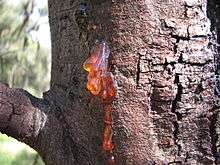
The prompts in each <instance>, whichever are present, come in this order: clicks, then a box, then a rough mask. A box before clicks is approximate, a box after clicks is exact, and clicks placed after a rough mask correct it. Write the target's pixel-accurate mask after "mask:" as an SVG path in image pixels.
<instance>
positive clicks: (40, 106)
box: [0, 0, 220, 165]
mask: <svg viewBox="0 0 220 165" xmlns="http://www.w3.org/2000/svg"><path fill="white" fill-rule="evenodd" d="M218 3H219V2H218V0H210V1H209V2H207V1H206V0H200V1H198V0H163V1H162V0H151V1H144V0H137V1H135V0H124V1H122V0H91V1H83V3H82V1H80V0H75V1H73V0H65V1H59V0H49V20H50V28H51V38H52V72H51V89H50V90H49V91H48V92H46V93H44V99H43V100H37V99H36V98H34V97H32V96H30V95H27V94H26V93H24V92H23V91H20V90H19V91H18V90H14V89H10V88H8V87H7V86H5V85H1V88H0V119H1V123H3V124H1V125H0V127H1V129H0V130H1V132H3V133H7V134H8V135H11V136H13V137H16V138H18V139H20V140H21V141H24V142H26V143H27V144H29V145H30V146H32V147H33V148H34V149H36V150H37V151H38V152H39V153H40V155H41V156H42V158H43V159H44V161H45V163H46V164H47V165H61V164H64V165H102V164H103V165H104V164H105V163H104V159H105V157H104V154H103V151H102V148H101V145H102V134H103V115H104V111H103V106H102V104H101V102H100V100H99V99H98V98H96V97H93V96H92V95H91V94H90V93H89V92H88V91H86V88H85V86H86V81H87V80H86V74H87V73H86V72H85V71H83V68H82V65H83V62H84V61H85V60H86V59H87V58H88V57H89V52H90V51H91V49H92V47H93V45H94V44H95V42H96V40H105V41H106V42H107V43H108V44H109V46H110V50H111V54H110V56H111V57H110V60H109V62H110V68H111V72H112V73H113V75H114V78H115V81H116V82H117V98H116V99H115V101H114V103H113V109H114V112H113V117H114V124H113V129H114V136H113V141H114V143H115V150H114V154H115V159H116V164H117V165H151V164H159V165H160V164H161V165H162V164H190V165H191V164H207V165H210V164H220V153H219V152H220V151H219V144H220V139H219V134H220V131H219V128H220V115H219V104H218V99H219V97H218V96H219V95H220V93H219V92H218V91H219V90H220V89H219V78H218V76H219V71H220V70H219V55H218V48H219V45H218V44H217V36H218V34H219V33H220V28H219V27H220V26H219V25H220V23H219V20H218V19H219V16H220V13H219V11H220V10H219V6H218V5H219V4H218ZM207 11H208V12H207ZM207 13H208V16H207ZM208 17H209V18H208ZM16 96H22V97H21V98H23V99H20V101H17V100H19V99H15V98H16ZM18 98H20V97H18ZM7 102H10V104H8V103H7ZM15 105H16V106H15ZM11 107H15V108H14V109H13V108H11ZM24 107H26V108H25V110H28V111H23V110H24ZM10 109H11V110H10ZM8 110H10V111H8ZM17 111H18V112H20V111H21V112H22V113H21V114H19V115H17V113H16V112H17ZM14 115H15V118H13V116H14ZM2 116H3V117H2ZM36 116H37V117H36ZM31 117H32V118H31ZM22 119H23V120H22ZM26 119H27V120H26ZM20 120H21V124H19V123H18V124H17V122H16V121H20ZM24 121H27V122H24ZM15 124H16V125H15ZM25 126H26V127H25ZM20 128H24V129H20ZM25 128H28V129H25ZM22 130H23V131H22ZM11 132H12V133H11Z"/></svg>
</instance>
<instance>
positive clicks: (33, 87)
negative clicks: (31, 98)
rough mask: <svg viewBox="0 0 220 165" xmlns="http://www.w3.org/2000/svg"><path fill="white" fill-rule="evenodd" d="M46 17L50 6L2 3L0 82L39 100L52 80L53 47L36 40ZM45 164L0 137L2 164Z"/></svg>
mask: <svg viewBox="0 0 220 165" xmlns="http://www.w3.org/2000/svg"><path fill="white" fill-rule="evenodd" d="M44 1H45V0H44ZM45 3H46V2H45ZM36 13H37V14H36ZM43 17H47V6H46V4H45V5H44V6H43V7H41V8H39V7H38V6H37V5H36V2H35V1H34V0H11V1H10V0H8V1H4V0H0V81H1V82H5V83H7V84H9V86H10V87H18V88H24V89H26V90H27V91H29V92H30V93H31V94H33V95H35V96H38V97H41V96H42V92H43V91H46V90H47V89H48V88H49V80H50V51H49V46H48V45H46V46H44V45H42V44H41V43H40V42H39V40H38V39H37V37H36V34H38V33H37V32H38V30H39V28H40V26H41V24H42V22H41V21H40V20H41V18H43ZM45 23H46V24H48V22H44V24H45ZM48 36H49V34H48ZM45 37H46V36H45ZM49 44H50V43H49ZM43 164H44V163H43V162H42V160H41V158H40V156H39V155H38V154H37V153H36V152H35V151H34V150H33V149H31V148H30V147H28V146H26V145H25V144H23V143H20V142H18V141H17V140H15V139H12V138H9V137H7V136H6V135H0V165H43Z"/></svg>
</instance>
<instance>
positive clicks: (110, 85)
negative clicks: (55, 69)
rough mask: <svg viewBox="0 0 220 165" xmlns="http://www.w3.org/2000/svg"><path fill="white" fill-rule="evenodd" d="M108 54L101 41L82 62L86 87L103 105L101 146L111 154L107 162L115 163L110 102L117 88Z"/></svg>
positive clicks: (104, 43) (105, 46) (107, 49)
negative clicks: (110, 70)
mask: <svg viewBox="0 0 220 165" xmlns="http://www.w3.org/2000/svg"><path fill="white" fill-rule="evenodd" d="M109 54H110V50H109V47H108V45H107V43H106V42H101V43H100V44H98V45H96V47H95V49H94V50H93V52H92V53H91V55H90V57H89V58H88V59H87V60H86V61H85V62H84V64H83V68H84V69H85V70H86V71H87V72H88V76H87V79H88V82H87V89H88V90H89V91H90V92H91V93H92V95H95V96H97V95H98V96H99V97H100V98H101V100H102V102H103V103H104V104H105V105H106V106H105V108H104V109H105V116H104V123H105V126H104V134H103V143H102V148H103V150H104V151H107V152H108V153H109V154H110V155H111V156H110V157H108V159H107V162H108V164H109V165H110V164H112V165H114V164H115V159H114V156H113V154H112V150H113V149H114V145H113V142H112V135H113V130H112V107H111V103H112V101H113V100H114V98H115V96H116V94H117V90H116V86H115V83H114V78H113V75H112V73H111V72H109V71H108V57H109Z"/></svg>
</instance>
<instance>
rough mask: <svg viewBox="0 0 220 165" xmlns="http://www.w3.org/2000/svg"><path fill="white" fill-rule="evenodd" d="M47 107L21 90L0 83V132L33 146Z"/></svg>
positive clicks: (43, 101) (40, 100)
mask: <svg viewBox="0 0 220 165" xmlns="http://www.w3.org/2000/svg"><path fill="white" fill-rule="evenodd" d="M48 105H49V104H48V103H47V102H46V101H45V100H43V99H38V98H36V97H34V96H32V95H31V94H29V93H28V92H26V91H25V90H23V89H13V88H9V87H8V86H7V85H5V84H2V83H0V132H1V133H4V134H7V135H9V136H12V137H14V138H16V139H18V140H19V141H22V142H25V143H26V144H28V145H30V146H34V143H35V142H36V140H37V137H38V135H39V133H40V131H41V130H42V128H43V127H44V125H45V123H46V120H47V116H46V111H47V110H48V109H49V106H48Z"/></svg>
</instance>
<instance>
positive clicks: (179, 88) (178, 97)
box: [171, 74, 183, 156]
mask: <svg viewBox="0 0 220 165" xmlns="http://www.w3.org/2000/svg"><path fill="white" fill-rule="evenodd" d="M174 84H176V85H177V93H176V96H175V98H174V100H173V101H172V105H171V112H172V113H174V114H175V115H176V117H177V121H173V126H174V130H173V136H174V143H175V145H176V146H177V148H178V152H177V154H178V156H180V152H181V145H180V144H179V143H178V134H179V124H178V121H180V120H181V119H182V115H181V113H179V112H177V111H176V109H177V104H178V102H179V101H181V95H182V93H183V90H182V85H181V83H180V81H179V75H178V74H176V76H175V80H174Z"/></svg>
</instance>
